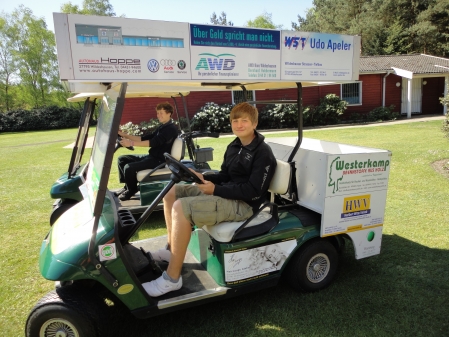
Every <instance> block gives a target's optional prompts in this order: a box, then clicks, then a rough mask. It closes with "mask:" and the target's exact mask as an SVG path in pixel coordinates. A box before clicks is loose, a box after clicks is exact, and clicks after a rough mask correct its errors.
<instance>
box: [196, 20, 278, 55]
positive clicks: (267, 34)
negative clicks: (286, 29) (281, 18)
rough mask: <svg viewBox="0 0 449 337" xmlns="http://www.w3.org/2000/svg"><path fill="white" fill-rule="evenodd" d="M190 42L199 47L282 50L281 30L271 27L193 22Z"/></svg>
mask: <svg viewBox="0 0 449 337" xmlns="http://www.w3.org/2000/svg"><path fill="white" fill-rule="evenodd" d="M190 44H191V45H192V46H199V47H226V48H247V49H269V50H280V47H281V32H280V31H279V30H271V29H253V28H236V27H230V26H206V25H192V24H191V25H190Z"/></svg>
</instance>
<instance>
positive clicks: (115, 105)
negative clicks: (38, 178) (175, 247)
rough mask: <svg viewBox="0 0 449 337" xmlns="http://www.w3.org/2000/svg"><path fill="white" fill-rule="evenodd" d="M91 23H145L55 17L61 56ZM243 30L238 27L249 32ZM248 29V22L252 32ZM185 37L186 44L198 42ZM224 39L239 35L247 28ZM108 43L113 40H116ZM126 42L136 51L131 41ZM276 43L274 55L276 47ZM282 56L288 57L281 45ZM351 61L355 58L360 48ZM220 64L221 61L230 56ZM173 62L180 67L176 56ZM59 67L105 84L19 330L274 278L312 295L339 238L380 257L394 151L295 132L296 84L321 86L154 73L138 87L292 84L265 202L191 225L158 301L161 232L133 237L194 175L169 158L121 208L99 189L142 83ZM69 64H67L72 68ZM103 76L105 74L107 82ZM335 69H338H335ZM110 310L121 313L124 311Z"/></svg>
mask: <svg viewBox="0 0 449 337" xmlns="http://www.w3.org/2000/svg"><path fill="white" fill-rule="evenodd" d="M92 20H94V22H95V24H96V25H98V24H102V25H104V26H105V27H107V29H108V30H106V28H104V29H103V28H98V27H97V26H95V27H96V28H95V27H94V28H95V29H96V31H97V33H98V35H99V36H100V39H101V37H102V36H103V33H104V36H109V35H110V37H111V39H113V37H114V36H116V35H114V33H117V29H118V28H117V27H119V26H120V25H122V26H123V27H124V29H125V27H126V28H128V29H130V28H129V27H137V26H139V25H146V21H145V20H136V22H134V21H133V22H134V23H135V24H134V25H132V24H129V23H128V21H126V20H131V21H132V19H124V18H100V17H84V16H80V15H66V14H55V28H56V29H55V31H56V32H57V45H58V56H59V55H60V54H62V55H64V56H67V55H66V54H65V52H66V49H65V48H64V46H66V45H67V43H68V42H67V41H71V42H70V43H71V47H72V48H71V49H70V50H72V51H76V50H77V49H79V48H78V47H80V46H76V43H80V42H75V41H81V37H83V40H82V41H84V42H83V43H85V41H86V40H85V38H90V39H91V38H92V34H93V33H95V29H94V28H92V27H93V24H90V26H89V25H88V23H89V22H91V21H92ZM125 23H126V24H125ZM77 24H78V26H77ZM171 24H172V23H164V22H159V21H158V22H156V23H155V24H154V27H157V28H158V29H164V25H171ZM150 26H151V25H150ZM64 27H65V28H64ZM86 27H87V28H86ZM139 27H140V26H139ZM173 27H174V28H173V29H172V30H170V33H171V34H175V33H176V32H180V33H179V34H187V35H188V33H189V32H193V35H194V36H196V38H198V39H200V40H201V36H200V37H198V36H199V35H200V33H199V31H200V32H201V31H202V30H201V29H204V27H206V26H204V25H191V26H189V25H188V24H187V25H181V24H179V25H178V23H176V24H174V25H173ZM207 27H212V28H210V31H212V30H213V29H222V30H224V31H225V32H226V33H228V31H227V30H228V28H227V27H219V28H218V27H216V26H207ZM145 28H148V27H145ZM150 28H151V27H150ZM150 28H148V29H150ZM175 28H176V29H175ZM178 28H179V29H178ZM200 28H201V29H200ZM177 29H178V30H177ZM208 29H209V28H208ZM229 29H231V30H233V32H234V34H237V33H235V31H234V30H235V29H237V28H235V27H232V28H229ZM238 29H240V28H238ZM198 30H199V31H198ZM240 30H242V31H244V30H245V28H241V29H240ZM64 31H66V33H64ZM139 31H140V30H139ZM185 31H187V33H185ZM261 31H262V32H264V34H265V35H264V36H267V35H266V34H271V35H269V36H271V37H273V35H276V34H277V33H274V32H276V31H272V30H261ZM245 32H246V31H245ZM249 32H253V30H251V29H249V30H248V34H249ZM61 34H62V37H63V39H62V41H61ZM64 34H65V35H64ZM77 34H78V35H77ZM83 34H84V35H83ZM135 34H137V33H135ZM282 34H284V32H282ZM285 34H289V32H286V33H285ZM314 34H315V33H314ZM193 35H192V39H191V40H190V41H191V47H192V46H193V44H194V42H195V43H196V42H197V40H194V39H193ZM78 36H79V39H77V37H78ZM117 36H118V35H117ZM120 36H121V35H120ZM133 36H134V35H133ZM232 36H233V38H234V39H237V38H240V37H241V36H243V35H232ZM245 36H247V35H245ZM279 36H280V32H279ZM328 37H329V35H328V34H326V38H328ZM340 37H341V36H338V38H340ZM314 38H316V37H314ZM188 39H190V38H189V37H188ZM344 39H346V40H349V39H350V38H349V37H344ZM275 40H276V39H275ZM88 41H91V40H88ZM113 41H115V42H116V43H119V41H118V40H113ZM151 41H153V40H151ZM183 41H184V40H183ZM286 41H287V39H286ZM209 42H210V41H209ZM354 42H356V44H358V43H360V38H359V37H352V40H351V43H354ZM248 45H250V43H249V41H248ZM61 46H62V47H61ZM331 46H332V44H331ZM94 47H96V46H94ZM120 47H122V46H120ZM80 48H81V47H80ZM131 48H134V49H133V50H134V51H135V49H136V48H137V47H131ZM192 48H193V47H192ZM205 48H206V47H205ZM217 48H218V47H217ZM220 48H221V47H220ZM267 48H268V47H267ZM270 48H271V47H270ZM95 49H100V48H93V47H92V46H89V48H85V49H83V51H84V52H85V53H87V52H88V51H89V50H95ZM234 49H235V48H234ZM234 49H233V50H234ZM353 49H356V50H358V48H353ZM120 50H121V49H120ZM123 50H124V49H123ZM248 50H249V49H248ZM345 50H346V49H345ZM244 51H245V52H246V53H248V51H247V50H244ZM271 51H272V50H262V51H260V50H257V55H256V56H255V59H256V58H257V56H260V57H263V56H264V55H265V54H266V53H264V52H269V53H268V54H270V55H272V53H271ZM275 51H276V53H277V52H278V51H279V50H275ZM181 52H182V51H180V53H181ZM331 52H333V51H331ZM136 53H137V52H136ZM236 53H237V52H236ZM277 54H280V53H277ZM282 55H283V57H284V56H285V55H287V52H285V53H283V54H282ZM331 55H332V54H331ZM351 55H352V54H351ZM354 55H356V54H354ZM78 56H79V55H77V56H76V58H74V59H76V60H77V61H76V62H78V60H85V59H80V58H79V57H78ZM253 56H254V55H253ZM199 57H201V56H199ZM354 57H355V59H356V60H357V55H356V56H354ZM192 58H193V56H192ZM70 59H72V57H71V56H70ZM63 60H64V58H60V67H63ZM89 60H94V58H92V59H89ZM188 60H190V59H188ZM154 61H155V59H151V60H150V61H148V65H147V67H148V69H149V71H150V72H154V73H157V71H158V70H156V62H154ZM76 62H75V64H76ZM108 62H110V59H108ZM132 62H133V63H134V64H135V63H137V62H136V59H132ZM188 62H189V63H190V61H188ZM226 62H228V63H226V65H227V66H228V68H229V67H230V66H231V65H232V62H230V61H226ZM267 62H274V61H271V60H270V61H267ZM193 63H194V64H199V65H202V64H203V63H200V62H197V63H195V62H193ZM342 63H344V62H342ZM178 64H179V66H180V67H181V68H183V69H184V67H185V61H184V60H183V63H178ZM266 64H268V65H269V63H266ZM181 68H179V69H181ZM63 69H64V68H61V69H60V73H61V79H63V80H66V81H67V82H69V85H71V86H72V89H74V90H76V88H79V87H81V86H82V85H83V84H82V83H81V82H82V80H83V81H84V82H85V83H87V84H85V85H87V86H89V85H92V86H93V87H95V88H96V89H99V88H102V87H103V88H104V89H105V90H104V96H103V98H102V101H101V107H100V113H99V120H98V123H97V131H96V136H95V141H94V145H93V149H92V154H91V157H90V160H89V164H88V167H87V171H86V174H85V182H84V183H83V184H82V185H81V186H80V191H81V193H82V195H83V200H81V201H79V202H78V203H76V204H75V205H74V206H73V207H71V208H69V209H68V210H67V211H66V212H64V213H63V214H62V215H61V216H60V217H59V218H58V219H57V220H56V221H55V223H54V225H53V226H52V227H51V228H50V230H49V233H48V234H47V236H46V237H45V238H44V240H43V242H42V246H41V251H40V259H39V267H40V272H41V274H42V276H43V277H45V278H46V279H48V280H53V281H55V282H56V288H55V290H53V291H51V292H50V293H48V294H47V295H46V296H44V297H43V298H42V299H41V300H40V301H39V302H38V303H37V304H36V305H35V307H34V308H33V309H32V310H31V312H30V314H29V316H28V319H27V322H26V327H25V331H26V336H54V335H57V334H60V335H63V334H65V335H70V334H73V335H81V336H100V335H102V334H103V333H107V331H106V329H107V328H108V327H106V326H104V325H103V323H104V322H105V321H107V320H106V319H103V316H102V315H106V317H107V315H108V313H109V312H110V311H111V310H113V309H114V308H117V307H121V306H122V307H124V309H125V310H128V311H130V312H131V313H132V314H133V315H134V316H135V317H138V318H149V317H154V316H157V315H161V314H164V313H167V312H171V311H175V310H181V309H185V308H188V307H192V306H196V305H200V304H204V303H209V302H212V301H218V300H221V299H227V298H230V297H234V296H238V295H241V294H245V293H248V292H253V291H258V290H262V289H266V288H268V287H272V286H275V285H277V284H278V283H279V281H280V279H281V278H282V279H285V280H286V281H287V282H288V283H289V284H290V286H291V287H292V288H293V289H295V290H298V291H305V292H308V291H309V292H310V291H317V290H321V289H324V288H325V287H327V286H329V285H330V284H331V283H332V281H333V280H334V279H335V276H336V272H337V270H338V266H339V264H340V261H339V260H340V253H341V252H342V251H343V249H344V247H345V242H346V241H351V242H352V244H353V247H354V253H355V258H356V259H362V258H367V257H370V256H374V255H377V254H379V253H380V247H381V239H382V227H383V221H384V211H385V204H386V194H387V187H388V176H389V171H390V159H391V158H390V157H391V153H390V152H389V151H387V150H380V149H372V148H367V147H359V146H353V145H345V144H339V143H333V142H326V141H320V140H312V139H309V140H308V139H303V136H302V129H303V128H302V104H301V100H302V88H303V85H319V84H320V83H318V82H313V81H311V82H306V81H305V82H301V81H297V82H292V81H286V80H284V81H282V80H279V79H276V78H275V79H273V80H271V81H267V82H261V81H260V80H258V79H257V78H256V79H251V77H252V76H248V78H245V79H241V80H238V77H237V75H238V74H237V75H235V76H236V78H235V79H234V80H233V81H232V82H231V81H230V80H229V79H227V80H226V79H225V80H221V79H220V80H215V81H212V80H209V81H205V82H201V81H198V80H194V79H191V80H190V81H187V80H186V81H169V80H167V81H159V82H157V81H154V82H151V83H149V84H146V85H147V86H148V88H151V87H153V88H154V90H155V91H156V88H158V89H159V90H161V88H164V90H165V89H167V88H171V89H172V91H173V89H175V88H176V89H175V90H178V89H180V88H187V87H188V88H189V90H223V89H224V88H225V89H227V90H232V89H233V88H234V89H235V88H243V89H244V90H246V89H250V90H257V89H266V88H281V87H292V86H293V87H296V88H297V100H295V103H296V104H297V105H298V135H297V137H291V138H267V139H266V141H267V143H268V144H269V145H270V147H271V148H272V150H273V153H274V154H275V157H276V159H277V167H276V171H275V174H274V177H273V179H272V181H271V183H270V187H269V199H268V200H267V202H266V203H264V204H263V205H262V207H261V208H260V209H259V210H258V211H257V212H256V213H255V214H254V215H253V216H252V217H250V218H249V219H247V220H246V221H242V222H225V223H220V224H217V225H215V226H204V227H202V228H201V229H199V228H196V226H195V225H194V224H193V226H192V234H191V239H190V242H189V246H188V250H187V254H186V257H185V260H184V265H183V269H182V272H181V273H182V277H183V287H182V288H181V289H179V290H176V291H173V292H170V293H167V294H165V295H163V296H161V297H157V298H153V297H151V296H149V295H148V294H147V292H146V291H145V290H144V288H143V286H142V283H144V282H149V281H151V280H154V279H156V278H157V277H159V276H160V274H161V272H162V270H164V269H165V268H166V267H167V265H166V264H164V263H157V262H155V261H154V259H153V258H152V256H151V253H150V251H154V250H158V249H160V248H162V247H164V246H165V244H166V242H167V238H166V236H159V237H156V238H151V239H146V240H139V241H133V240H132V238H133V237H134V234H135V233H137V232H138V231H139V228H141V227H142V225H143V224H144V222H145V221H147V220H148V219H149V217H150V215H151V214H152V212H154V211H155V210H156V209H157V207H158V205H159V204H160V201H161V200H162V198H163V197H164V195H165V194H166V193H167V192H168V190H169V189H170V188H171V187H172V186H173V185H174V184H176V183H180V182H187V183H191V182H192V181H194V180H195V176H194V175H192V173H191V172H190V171H189V169H188V168H187V167H186V166H185V165H183V163H182V162H180V161H179V160H176V159H175V158H173V156H171V155H170V154H166V155H165V157H166V166H167V168H168V169H169V170H170V181H169V182H168V183H167V185H166V186H164V187H163V188H162V189H161V191H160V192H159V194H158V195H157V197H156V198H155V199H154V200H153V201H152V202H151V204H150V205H149V207H148V208H147V209H146V210H145V212H144V213H143V214H142V215H141V216H140V218H138V219H136V218H135V217H134V216H133V214H132V212H131V211H130V210H129V209H127V208H126V207H121V205H119V204H118V203H117V200H116V198H115V197H114V195H113V193H112V191H109V190H108V188H107V186H108V179H109V176H110V170H111V166H112V165H113V155H114V149H115V142H116V135H117V131H118V128H119V122H120V119H121V115H122V111H123V106H124V100H125V97H126V93H127V92H128V91H138V89H137V88H138V87H139V86H140V85H141V84H139V83H134V82H129V83H128V81H125V80H124V79H123V78H121V80H120V81H116V82H113V81H112V82H110V83H106V81H105V80H104V79H103V78H102V80H101V81H97V82H98V83H94V79H93V78H89V77H84V78H83V79H78V78H76V76H75V78H73V76H74V74H73V73H72V74H71V75H70V74H69V75H67V74H66V73H64V70H63ZM67 69H68V68H67ZM70 69H74V66H73V64H71V67H70ZM77 69H78V68H77ZM80 69H84V68H80ZM92 69H103V68H95V67H93V68H92ZM105 69H106V68H105ZM117 69H122V68H120V67H118V68H117ZM123 69H128V68H123ZM129 69H130V70H132V69H136V68H129ZM194 69H195V68H193V70H194ZM351 69H352V68H351ZM169 71H170V70H167V72H169ZM288 71H289V72H288V73H287V72H286V74H287V75H288V76H290V75H291V74H290V71H293V70H288ZM211 73H213V72H211ZM250 73H251V74H253V73H252V72H250ZM262 73H263V72H262ZM350 73H351V72H350ZM83 74H84V73H83ZM107 74H108V73H105V74H103V75H102V76H105V79H108V77H107V76H109V75H107ZM114 74H115V73H114ZM170 74H171V73H170ZM191 74H193V71H192V70H191ZM268 74H273V73H272V72H268ZM342 74H343V75H345V74H346V73H345V72H344V73H343V72H342ZM150 75H151V74H150ZM206 75H207V74H206ZM206 75H204V76H206ZM287 75H286V76H287ZM343 75H341V74H340V73H337V75H335V76H343ZM66 76H68V77H66ZM70 76H72V77H71V78H70ZM77 76H78V75H77ZM82 76H92V75H82ZM111 76H112V75H111ZM114 76H120V74H118V75H117V74H115V75H114ZM127 76H129V77H133V76H134V75H127ZM136 76H137V75H136ZM145 76H149V75H148V74H147V75H145ZM167 76H171V75H167ZM179 76H183V73H182V72H181V73H179ZM199 76H203V75H199ZM207 76H209V75H207ZM214 76H215V75H214ZM218 76H219V75H218ZM239 76H243V75H239ZM291 76H299V75H294V74H293V75H291ZM192 77H193V75H192ZM68 78H69V79H68ZM109 79H110V77H109ZM250 103H255V102H250ZM258 103H259V102H258ZM284 103H293V102H291V101H284ZM117 317H118V318H117V319H119V317H120V316H117Z"/></svg>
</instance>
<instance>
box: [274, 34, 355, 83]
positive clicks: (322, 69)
mask: <svg viewBox="0 0 449 337" xmlns="http://www.w3.org/2000/svg"><path fill="white" fill-rule="evenodd" d="M282 41H283V45H282V61H281V78H282V79H283V80H287V79H290V80H294V81H298V80H301V79H307V80H316V81H323V80H335V81H341V80H352V79H354V78H358V74H353V70H357V71H358V67H354V62H356V61H357V60H356V58H358V53H357V51H358V50H360V40H359V39H358V38H356V37H354V36H349V35H337V34H321V33H311V32H294V31H283V32H282ZM354 76H355V77H354Z"/></svg>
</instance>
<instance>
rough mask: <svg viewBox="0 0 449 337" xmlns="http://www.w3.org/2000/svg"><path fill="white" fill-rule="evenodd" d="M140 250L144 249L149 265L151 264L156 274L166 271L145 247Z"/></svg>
mask: <svg viewBox="0 0 449 337" xmlns="http://www.w3.org/2000/svg"><path fill="white" fill-rule="evenodd" d="M140 250H141V251H142V253H143V255H145V257H146V258H147V259H148V262H149V265H150V267H151V269H152V270H153V272H154V273H155V274H159V275H162V273H163V272H164V271H163V270H162V268H161V267H160V266H159V264H158V263H157V262H156V261H155V260H154V259H153V256H152V255H151V253H150V252H147V251H146V250H145V249H143V247H140Z"/></svg>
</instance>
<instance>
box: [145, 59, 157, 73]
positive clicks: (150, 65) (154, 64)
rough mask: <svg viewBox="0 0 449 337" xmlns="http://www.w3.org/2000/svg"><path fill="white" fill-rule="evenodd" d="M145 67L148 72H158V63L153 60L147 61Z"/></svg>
mask: <svg viewBox="0 0 449 337" xmlns="http://www.w3.org/2000/svg"><path fill="white" fill-rule="evenodd" d="M147 67H148V70H149V71H151V72H152V73H156V72H157V71H158V70H159V62H158V61H156V60H155V59H151V60H149V61H148V64H147Z"/></svg>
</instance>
